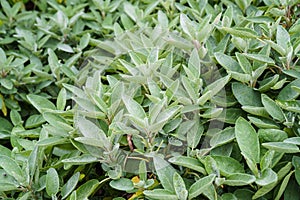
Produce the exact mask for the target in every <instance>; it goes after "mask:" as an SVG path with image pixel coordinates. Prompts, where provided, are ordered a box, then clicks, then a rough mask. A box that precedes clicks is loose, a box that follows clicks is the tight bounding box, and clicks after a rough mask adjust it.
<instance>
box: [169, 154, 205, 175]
mask: <svg viewBox="0 0 300 200" xmlns="http://www.w3.org/2000/svg"><path fill="white" fill-rule="evenodd" d="M169 162H171V163H173V164H175V165H179V166H183V167H187V168H189V169H192V170H195V171H197V172H200V173H202V174H204V175H205V174H206V171H205V169H204V167H203V165H202V164H201V163H200V162H199V161H198V160H197V159H196V158H192V157H186V156H178V157H173V158H170V159H169Z"/></svg>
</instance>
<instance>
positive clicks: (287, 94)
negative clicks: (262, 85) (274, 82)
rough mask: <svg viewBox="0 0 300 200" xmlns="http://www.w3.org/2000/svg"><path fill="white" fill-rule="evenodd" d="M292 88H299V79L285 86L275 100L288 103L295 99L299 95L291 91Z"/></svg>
mask: <svg viewBox="0 0 300 200" xmlns="http://www.w3.org/2000/svg"><path fill="white" fill-rule="evenodd" d="M292 86H296V87H300V79H296V80H294V81H292V82H290V83H289V84H288V85H287V86H285V87H284V88H283V89H282V90H281V91H280V92H279V94H278V96H277V99H278V100H281V101H290V100H293V99H296V98H297V97H298V96H299V93H298V92H297V91H295V90H293V89H292Z"/></svg>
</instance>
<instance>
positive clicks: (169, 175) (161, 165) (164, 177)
mask: <svg viewBox="0 0 300 200" xmlns="http://www.w3.org/2000/svg"><path fill="white" fill-rule="evenodd" d="M153 162H154V167H155V171H156V173H157V176H158V178H159V181H160V183H161V184H162V186H163V187H164V189H166V190H169V191H172V192H175V189H174V185H173V176H174V173H175V172H176V171H175V169H174V168H173V167H172V166H171V165H170V164H169V163H168V162H167V161H165V160H164V159H162V158H160V157H159V156H154V157H153Z"/></svg>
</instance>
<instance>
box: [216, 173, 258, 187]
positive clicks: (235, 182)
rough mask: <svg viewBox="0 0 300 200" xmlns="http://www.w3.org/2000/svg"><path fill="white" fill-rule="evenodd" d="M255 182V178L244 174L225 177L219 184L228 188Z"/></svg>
mask: <svg viewBox="0 0 300 200" xmlns="http://www.w3.org/2000/svg"><path fill="white" fill-rule="evenodd" d="M255 180H256V178H255V176H253V175H250V174H244V173H236V174H231V175H229V176H227V177H226V179H225V180H223V181H222V182H221V183H222V184H224V185H229V186H243V185H249V184H251V183H253V182H254V181H255Z"/></svg>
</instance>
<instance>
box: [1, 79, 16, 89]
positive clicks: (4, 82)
mask: <svg viewBox="0 0 300 200" xmlns="http://www.w3.org/2000/svg"><path fill="white" fill-rule="evenodd" d="M0 84H1V85H2V86H3V87H5V88H6V89H8V90H11V89H13V87H14V83H13V82H12V81H11V80H9V79H3V78H1V79H0Z"/></svg>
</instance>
